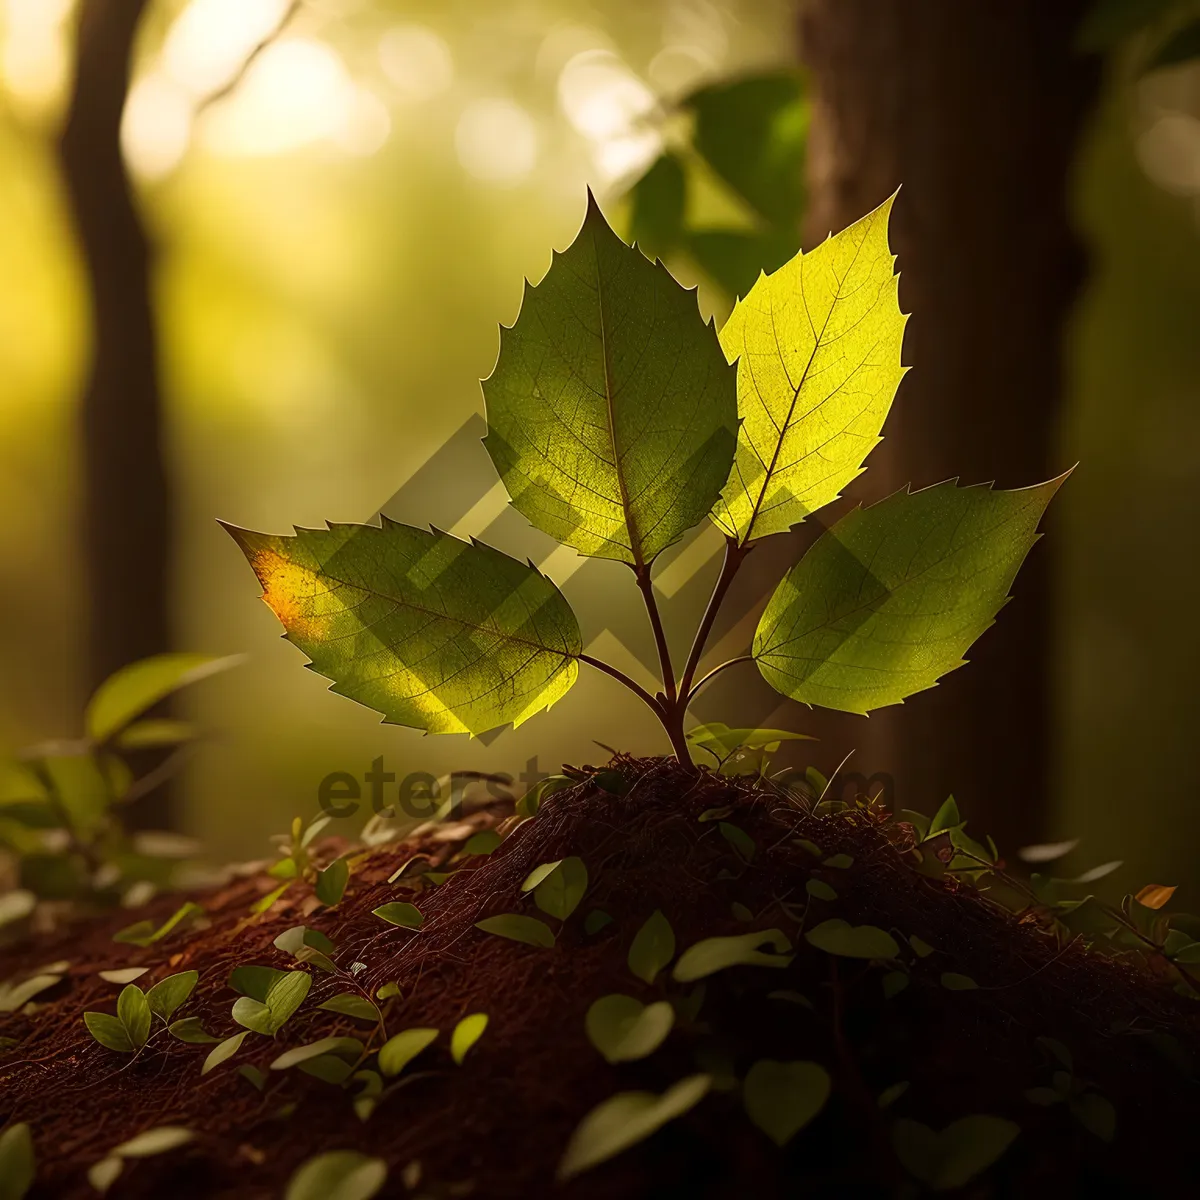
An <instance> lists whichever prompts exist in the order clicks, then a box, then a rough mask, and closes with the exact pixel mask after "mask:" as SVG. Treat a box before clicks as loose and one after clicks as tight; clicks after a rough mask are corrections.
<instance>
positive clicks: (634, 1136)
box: [558, 1075, 712, 1180]
mask: <svg viewBox="0 0 1200 1200" xmlns="http://www.w3.org/2000/svg"><path fill="white" fill-rule="evenodd" d="M711 1087H712V1076H710V1075H690V1076H688V1078H686V1079H681V1080H680V1081H679V1082H678V1083H677V1084H675V1085H674V1086H673V1087H670V1088H668V1089H667V1090H666V1091H665V1092H664V1093H663V1094H662V1095H661V1096H656V1095H654V1093H653V1092H619V1093H618V1094H617V1095H615V1096H612V1097H610V1098H609V1099H607V1100H605V1101H604V1102H603V1103H601V1104H599V1105H597V1106H596V1107H595V1108H593V1109H592V1111H591V1112H590V1113H588V1115H587V1116H586V1117H584V1118H583V1120H582V1121H581V1122H580V1123H579V1126H578V1127H577V1128H576V1130H575V1132H574V1133H573V1134H572V1135H571V1141H570V1143H569V1144H568V1146H567V1150H566V1153H565V1154H564V1155H563V1158H562V1162H560V1163H559V1166H558V1178H559V1179H560V1180H566V1179H570V1178H572V1177H573V1176H575V1175H579V1174H580V1173H582V1172H583V1171H586V1170H589V1169H590V1168H591V1167H594V1166H597V1165H598V1164H599V1163H602V1162H606V1161H607V1160H608V1159H610V1158H613V1157H614V1156H615V1155H618V1154H620V1153H621V1152H622V1151H623V1150H628V1149H629V1147H630V1146H636V1145H637V1144H638V1142H641V1141H644V1140H645V1139H646V1138H648V1137H649V1136H650V1135H651V1134H652V1133H655V1132H656V1131H657V1130H659V1129H661V1128H662V1127H663V1126H664V1125H665V1124H667V1122H668V1121H673V1120H675V1118H676V1117H681V1116H682V1115H683V1114H684V1113H686V1112H688V1111H689V1110H690V1109H692V1108H694V1107H695V1106H696V1105H697V1104H699V1103H700V1101H701V1100H703V1099H704V1097H705V1095H707V1093H708V1091H709V1089H710V1088H711Z"/></svg>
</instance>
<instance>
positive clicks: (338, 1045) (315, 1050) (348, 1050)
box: [271, 1037, 363, 1071]
mask: <svg viewBox="0 0 1200 1200" xmlns="http://www.w3.org/2000/svg"><path fill="white" fill-rule="evenodd" d="M362 1051H363V1044H362V1042H360V1041H359V1040H358V1039H357V1038H348V1037H327V1038H321V1040H320V1041H317V1042H310V1043H309V1044H308V1045H307V1046H295V1047H293V1048H292V1049H291V1050H285V1051H284V1052H283V1053H282V1054H281V1055H280V1056H279V1057H278V1058H276V1059H275V1060H274V1061H273V1062H272V1063H271V1070H272V1071H288V1070H291V1068H292V1067H298V1066H299V1065H300V1064H301V1063H306V1062H309V1061H310V1060H311V1059H314V1058H320V1057H321V1056H322V1055H323V1054H333V1055H337V1056H338V1057H340V1058H348V1059H351V1060H352V1061H353V1060H356V1059H357V1058H358V1057H359V1055H361V1054H362Z"/></svg>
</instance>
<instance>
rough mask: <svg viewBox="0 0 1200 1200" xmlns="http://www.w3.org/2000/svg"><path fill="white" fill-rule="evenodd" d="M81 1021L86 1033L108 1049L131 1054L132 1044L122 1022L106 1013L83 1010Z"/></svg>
mask: <svg viewBox="0 0 1200 1200" xmlns="http://www.w3.org/2000/svg"><path fill="white" fill-rule="evenodd" d="M83 1023H84V1024H85V1025H86V1026H87V1029H88V1033H90V1034H91V1035H92V1037H94V1038H95V1039H96V1041H98V1042H99V1043H100V1045H102V1046H104V1047H105V1048H106V1049H108V1050H116V1051H119V1052H120V1053H121V1054H132V1053H133V1050H134V1045H133V1042H132V1040H131V1039H130V1037H129V1031H128V1030H127V1029H126V1028H125V1025H124V1023H123V1022H121V1021H119V1020H118V1019H117V1018H116V1017H114V1016H111V1015H109V1014H108V1013H98V1012H85V1013H84V1014H83Z"/></svg>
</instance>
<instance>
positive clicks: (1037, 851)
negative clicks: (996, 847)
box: [1017, 838, 1079, 863]
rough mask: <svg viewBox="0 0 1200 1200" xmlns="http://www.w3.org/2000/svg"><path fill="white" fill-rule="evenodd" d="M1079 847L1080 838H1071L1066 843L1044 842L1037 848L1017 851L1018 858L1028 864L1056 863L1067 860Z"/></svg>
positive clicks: (1024, 847) (1023, 847)
mask: <svg viewBox="0 0 1200 1200" xmlns="http://www.w3.org/2000/svg"><path fill="white" fill-rule="evenodd" d="M1078 845H1079V838H1071V839H1070V840H1069V841H1065V842H1042V843H1039V844H1038V845H1036V846H1022V847H1021V849H1020V850H1018V851H1017V857H1018V858H1019V859H1021V861H1022V862H1028V863H1047V862H1054V861H1056V860H1057V859H1060V858H1065V857H1066V856H1067V855H1068V854H1070V853H1071V851H1072V850H1074V849H1075V847H1076V846H1078Z"/></svg>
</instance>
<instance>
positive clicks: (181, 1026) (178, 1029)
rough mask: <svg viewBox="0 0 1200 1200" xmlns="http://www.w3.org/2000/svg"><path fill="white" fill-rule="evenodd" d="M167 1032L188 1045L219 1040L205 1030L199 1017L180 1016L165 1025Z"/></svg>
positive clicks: (204, 1044) (209, 1043) (200, 1044)
mask: <svg viewBox="0 0 1200 1200" xmlns="http://www.w3.org/2000/svg"><path fill="white" fill-rule="evenodd" d="M167 1032H168V1033H169V1034H170V1035H171V1036H172V1037H176V1038H178V1039H179V1040H180V1041H181V1042H187V1043H188V1045H189V1046H208V1045H212V1044H213V1043H215V1042H219V1041H220V1040H221V1039H220V1038H215V1037H213V1035H212V1034H211V1033H206V1032H205V1029H204V1026H203V1025H202V1024H201V1023H200V1018H199V1017H182V1018H181V1019H180V1020H178V1021H172V1022H171V1024H170V1025H168V1026H167Z"/></svg>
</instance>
